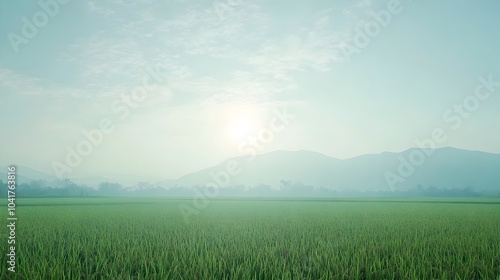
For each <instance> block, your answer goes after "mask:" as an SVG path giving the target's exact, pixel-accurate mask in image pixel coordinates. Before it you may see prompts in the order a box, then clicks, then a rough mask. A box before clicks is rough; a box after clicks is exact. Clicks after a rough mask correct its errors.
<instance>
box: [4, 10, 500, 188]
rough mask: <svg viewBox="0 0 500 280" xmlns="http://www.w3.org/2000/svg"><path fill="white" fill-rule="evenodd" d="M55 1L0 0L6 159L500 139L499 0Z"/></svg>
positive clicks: (167, 175) (98, 170)
mask: <svg viewBox="0 0 500 280" xmlns="http://www.w3.org/2000/svg"><path fill="white" fill-rule="evenodd" d="M49 2H50V1H49ZM49 2H47V3H49ZM43 3H45V2H43ZM50 3H52V4H51V6H50V5H49V6H43V5H42V6H40V5H41V4H37V2H32V3H31V2H29V3H28V2H9V3H7V2H2V3H1V4H0V11H1V12H0V13H1V14H0V34H4V35H5V36H3V37H2V38H3V39H2V40H1V41H0V49H1V52H0V80H1V82H0V92H1V94H0V112H1V113H0V114H2V115H1V118H0V127H1V130H2V132H1V134H2V135H4V136H5V137H1V138H0V147H2V148H1V156H0V165H9V164H18V165H21V166H28V167H31V168H34V169H36V170H41V171H43V172H45V173H49V174H51V175H54V176H59V177H61V178H78V177H92V178H110V177H119V176H121V175H124V174H125V175H128V176H132V177H134V176H139V177H143V178H151V181H155V180H157V181H161V180H165V179H176V178H180V177H182V176H185V175H187V174H190V173H193V172H197V171H199V170H202V169H204V168H207V167H210V166H214V165H216V164H218V163H220V162H223V161H225V160H227V159H228V158H233V157H238V156H248V155H252V154H266V153H269V152H273V151H280V150H287V151H302V150H305V151H312V152H317V153H321V154H323V155H325V156H327V157H331V158H336V159H348V158H352V157H356V156H362V155H365V154H378V153H383V152H402V151H406V150H408V149H409V148H412V147H417V146H427V147H435V148H440V147H448V146H451V147H456V148H460V149H467V150H474V151H482V152H488V153H494V154H498V153H500V145H499V144H498V143H500V130H499V129H498V119H500V110H498V108H500V96H499V94H500V87H499V85H500V84H499V82H498V81H500V68H499V67H500V66H499V65H500V54H499V52H498V50H499V49H500V38H499V37H498V36H495V34H497V33H498V27H499V26H500V20H499V19H498V16H497V13H496V11H498V10H499V9H500V4H499V3H498V1H482V2H481V3H476V2H471V1H451V0H449V1H440V2H439V3H435V2H426V1H400V2H397V1H360V2H356V3H354V2H352V1H336V2H335V3H332V2H331V1H314V3H311V2H303V3H295V2H293V3H290V2H289V1H288V2H285V1H273V2H272V3H270V2H268V1H243V0H241V1H229V2H224V1H215V2H210V1H209V2H206V1H139V2H135V1H134V2H127V1H125V2H122V1H104V2H102V1H85V2H80V1H70V2H68V3H67V4H62V3H59V2H50ZM54 3H55V4H54ZM47 5H48V4H47ZM7 11H8V12H7ZM40 11H42V12H40ZM44 11H45V12H44ZM47 11H48V12H47ZM40 13H48V15H49V16H48V17H47V22H45V24H44V22H43V16H40ZM36 15H38V16H36ZM479 15H480V18H481V20H477V18H478V16H479ZM74 23H78V24H74ZM429 139H430V142H429ZM295 164H299V163H295ZM243 172H245V171H243ZM247 172H250V171H247ZM382 175H383V174H382ZM246 176H252V175H251V174H249V173H248V174H247V175H246ZM380 178H383V177H382V176H381V177H380Z"/></svg>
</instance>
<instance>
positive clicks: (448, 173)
mask: <svg viewBox="0 0 500 280" xmlns="http://www.w3.org/2000/svg"><path fill="white" fill-rule="evenodd" d="M425 152H427V153H432V154H431V155H429V156H427V155H426V154H425V153H424V151H422V150H420V149H415V148H414V149H409V150H406V151H404V152H401V153H388V152H386V153H381V154H372V155H362V156H358V157H354V158H351V159H346V160H339V159H335V158H331V157H328V156H325V155H323V154H319V153H315V152H309V151H293V152H292V151H276V152H271V153H267V154H263V155H258V156H256V157H255V158H254V159H253V160H250V161H248V159H249V158H248V157H236V158H232V159H228V160H226V161H224V162H222V163H220V164H218V165H216V166H213V167H210V168H207V169H204V170H201V171H198V172H195V173H191V174H188V175H186V176H183V177H181V178H179V179H177V180H173V181H170V182H168V185H169V186H170V187H173V186H177V187H191V186H195V185H198V186H202V185H206V184H207V183H211V182H216V183H219V185H220V182H221V181H217V180H216V179H213V177H222V178H224V176H222V175H221V174H224V173H225V172H227V171H226V165H227V164H228V162H230V161H231V162H238V165H239V167H240V169H241V171H240V173H239V174H238V175H236V176H229V177H230V183H229V184H228V185H230V186H232V185H240V186H241V185H244V186H247V187H253V186H256V185H259V184H264V185H269V186H271V187H273V188H280V187H282V181H291V182H300V183H302V184H305V185H311V186H315V187H323V188H327V189H332V190H338V191H345V190H348V191H390V190H401V191H405V190H408V189H410V188H415V187H417V186H418V185H423V186H436V187H439V188H460V189H462V188H467V187H472V188H473V189H474V190H476V191H481V192H483V191H485V192H491V191H493V192H494V191H500V155H498V154H489V153H485V152H476V151H468V150H460V149H455V148H441V149H436V150H426V151H425ZM411 155H413V156H414V159H415V160H417V159H418V160H420V161H422V159H423V163H422V164H421V165H416V164H411V160H410V156H411ZM418 155H424V157H418ZM414 162H415V161H414ZM416 162H417V163H420V162H418V161H416ZM408 165H410V167H408ZM401 166H403V167H401ZM411 168H414V171H413V172H412V174H411V175H410V176H407V175H409V173H410V171H408V170H411ZM398 169H401V170H403V171H405V172H406V173H405V172H403V173H400V172H399V171H398ZM388 172H390V173H391V174H393V175H395V176H399V177H400V178H401V180H403V181H402V182H401V180H396V181H394V182H396V183H395V184H393V188H391V184H390V183H388V180H387V178H386V176H388V177H389V178H395V177H393V176H392V177H391V175H388V174H389V173H388ZM211 174H212V175H214V176H211ZM216 174H218V175H219V176H217V175H216ZM226 174H227V173H226ZM226 177H227V176H226ZM223 182H224V181H223ZM389 182H391V180H389Z"/></svg>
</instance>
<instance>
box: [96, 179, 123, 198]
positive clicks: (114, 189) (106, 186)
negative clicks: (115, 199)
mask: <svg viewBox="0 0 500 280" xmlns="http://www.w3.org/2000/svg"><path fill="white" fill-rule="evenodd" d="M97 190H98V193H99V194H100V195H103V196H121V195H123V190H124V188H123V186H122V185H120V184H118V183H110V182H104V183H101V184H99V188H98V189H97Z"/></svg>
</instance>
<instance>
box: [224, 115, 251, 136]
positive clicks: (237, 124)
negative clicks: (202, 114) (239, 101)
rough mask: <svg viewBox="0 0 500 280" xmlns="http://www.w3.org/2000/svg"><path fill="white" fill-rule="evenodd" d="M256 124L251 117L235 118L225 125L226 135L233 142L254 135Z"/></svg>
mask: <svg viewBox="0 0 500 280" xmlns="http://www.w3.org/2000/svg"><path fill="white" fill-rule="evenodd" d="M256 131H257V124H256V122H255V121H254V120H252V119H251V118H248V117H247V118H244V117H240V118H236V119H234V120H232V121H231V122H230V123H229V125H228V126H227V136H228V138H229V139H230V140H231V141H233V142H241V141H243V140H246V139H247V138H248V137H251V136H255V133H256Z"/></svg>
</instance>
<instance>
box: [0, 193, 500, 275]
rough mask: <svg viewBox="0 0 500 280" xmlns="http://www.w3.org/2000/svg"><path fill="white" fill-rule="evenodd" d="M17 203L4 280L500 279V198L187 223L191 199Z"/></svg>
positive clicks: (250, 208) (224, 206) (220, 208)
mask: <svg viewBox="0 0 500 280" xmlns="http://www.w3.org/2000/svg"><path fill="white" fill-rule="evenodd" d="M16 203H17V206H16V207H17V208H16V211H17V218H18V220H17V223H16V260H17V263H16V272H15V273H12V272H9V271H7V267H8V265H7V263H6V261H7V257H6V254H7V253H8V252H7V250H8V248H9V246H10V245H8V244H7V236H8V234H9V233H8V228H7V227H6V226H3V227H2V231H1V234H2V240H1V244H2V245H1V246H0V248H1V250H2V251H1V254H2V256H4V261H2V264H3V265H2V266H1V268H0V274H1V275H2V277H1V278H2V279H31V280H32V279H46V280H48V279H57V280H61V279H190V280H194V279H500V199H486V198H485V199H481V198H474V199H467V198H458V199H452V198H449V199H447V198H434V199H427V198H422V199H394V198H391V199H336V200H335V199H334V200H328V199H321V200H313V199H311V200H300V199H288V200H286V199H284V200H251V199H241V200H236V199H233V200H231V199H225V200H222V199H221V200H211V201H210V203H209V205H208V207H207V208H205V209H202V210H200V213H199V214H198V215H193V216H191V217H190V218H189V220H188V222H186V221H185V220H184V218H183V216H182V215H181V212H180V211H179V205H180V204H181V203H188V204H189V203H191V200H173V199H153V198H150V199H130V198H74V199H18V200H17V201H16ZM2 207H3V209H4V210H3V211H2V213H3V214H2V217H3V219H4V221H5V224H8V223H7V209H6V208H7V207H6V201H5V202H2Z"/></svg>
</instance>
